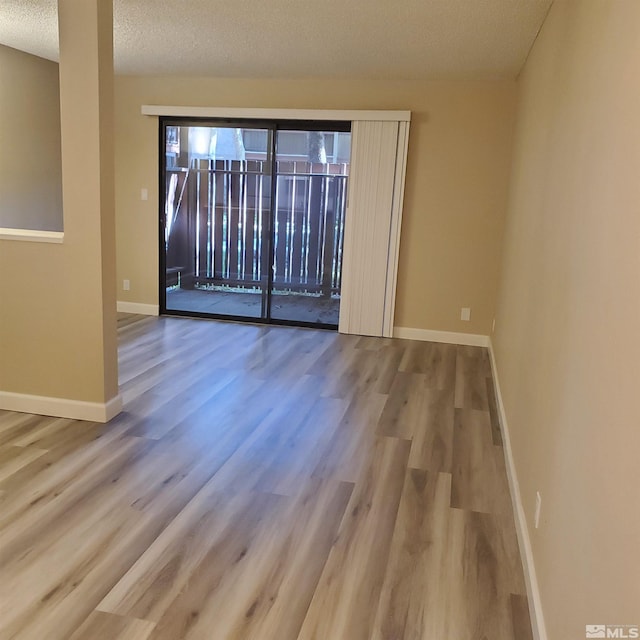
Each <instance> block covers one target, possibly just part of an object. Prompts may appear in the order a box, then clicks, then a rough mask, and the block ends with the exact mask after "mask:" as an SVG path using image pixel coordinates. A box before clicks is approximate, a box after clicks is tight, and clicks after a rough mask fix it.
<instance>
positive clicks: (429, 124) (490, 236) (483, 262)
mask: <svg viewBox="0 0 640 640" xmlns="http://www.w3.org/2000/svg"><path fill="white" fill-rule="evenodd" d="M142 104H170V105H189V106H229V107H273V108H319V109H410V110H411V111H412V114H413V116H412V117H413V120H412V122H411V134H410V141H409V158H408V167H407V182H406V195H405V207H404V220H403V228H402V240H401V247H400V267H399V275H398V297H397V307H396V322H395V324H396V325H397V326H403V327H412V328H421V329H435V330H443V331H460V332H467V333H479V334H488V333H489V332H490V329H491V324H492V321H493V316H494V311H495V300H496V290H497V279H498V269H499V260H500V246H501V240H502V229H503V219H504V213H505V207H506V197H507V184H508V174H509V166H510V152H511V139H512V129H513V119H514V111H515V83H514V82H509V81H503V82H499V81H496V82H429V83H417V82H382V81H347V80H328V79H327V80H229V79H211V78H201V79H197V78H184V79H178V78H159V77H153V78H152V77H146V78H139V77H117V78H116V216H117V223H116V225H117V252H118V287H119V288H118V299H119V300H124V301H129V302H140V303H146V304H157V303H158V284H157V283H158V273H157V271H158V266H157V265H158V222H157V221H158V196H157V193H158V186H157V185H158V124H157V118H152V117H148V116H147V117H145V116H141V115H140V106H141V105H142ZM143 187H144V188H148V189H149V201H147V202H142V201H141V200H140V189H141V188H143ZM125 278H126V279H128V280H130V281H131V290H130V291H128V292H126V291H123V290H122V280H123V279H125ZM461 307H471V308H472V316H471V322H462V321H461V320H460V308H461Z"/></svg>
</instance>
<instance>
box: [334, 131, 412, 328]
mask: <svg viewBox="0 0 640 640" xmlns="http://www.w3.org/2000/svg"><path fill="white" fill-rule="evenodd" d="M351 135H352V137H351V166H350V171H349V197H348V206H347V213H346V220H345V240H344V247H345V249H344V258H343V267H342V296H341V297H342V301H341V305H340V332H341V333H353V334H358V335H368V336H391V335H392V332H393V306H394V304H395V278H396V272H397V249H398V239H399V233H400V213H401V210H402V192H403V188H404V167H405V162H406V136H407V135H408V123H405V122H402V123H400V122H397V121H396V122H389V121H386V122H380V121H357V122H354V123H353V125H352V130H351ZM399 140H400V142H401V144H399Z"/></svg>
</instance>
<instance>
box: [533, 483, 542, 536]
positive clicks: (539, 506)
mask: <svg viewBox="0 0 640 640" xmlns="http://www.w3.org/2000/svg"><path fill="white" fill-rule="evenodd" d="M540 509H542V496H541V495H540V492H539V491H536V513H535V515H534V517H533V526H534V527H535V528H536V529H537V528H538V527H539V526H540Z"/></svg>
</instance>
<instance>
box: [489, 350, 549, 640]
mask: <svg viewBox="0 0 640 640" xmlns="http://www.w3.org/2000/svg"><path fill="white" fill-rule="evenodd" d="M489 355H490V357H491V369H492V371H493V380H494V382H495V390H496V400H497V403H498V412H499V414H500V430H501V432H502V443H503V447H504V456H505V461H506V464H507V478H508V480H509V490H510V493H511V503H512V505H513V514H514V517H515V521H516V532H517V534H518V545H519V547H520V557H521V559H522V565H523V569H524V578H525V584H526V587H527V597H528V599H529V613H530V615H531V626H532V628H533V637H534V640H547V630H546V627H545V624H544V615H543V613H542V600H541V599H540V588H539V587H538V579H537V577H536V567H535V564H534V561H533V551H532V549H531V539H530V538H529V529H528V527H527V518H526V516H525V513H524V507H523V505H522V496H521V495H520V484H519V483H518V474H517V473H516V466H515V462H514V460H513V451H512V450H511V438H510V437H509V425H508V422H507V415H506V413H505V410H504V404H503V402H502V392H501V391H500V381H499V379H498V369H497V366H496V358H495V354H494V352H493V344H492V343H491V338H489Z"/></svg>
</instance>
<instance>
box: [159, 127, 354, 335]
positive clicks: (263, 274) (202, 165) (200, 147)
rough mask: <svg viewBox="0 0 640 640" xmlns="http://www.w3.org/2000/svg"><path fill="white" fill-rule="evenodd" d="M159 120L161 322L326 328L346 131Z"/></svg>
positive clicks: (337, 263)
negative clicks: (182, 318) (206, 319)
mask: <svg viewBox="0 0 640 640" xmlns="http://www.w3.org/2000/svg"><path fill="white" fill-rule="evenodd" d="M323 129H324V130H320V129H318V128H316V127H314V126H313V125H307V126H305V127H304V128H301V127H299V126H296V127H291V126H289V127H287V126H286V125H284V124H281V123H255V122H250V123H247V122H243V123H226V122H225V123H221V122H187V121H181V120H173V119H171V120H169V119H166V120H163V121H161V147H162V157H163V164H162V168H161V173H162V185H163V194H162V196H163V199H164V203H163V208H162V211H161V252H160V253H161V273H160V297H161V309H162V311H163V312H164V313H170V314H178V315H198V316H210V317H226V318H233V319H247V320H253V321H256V320H259V321H264V322H278V323H283V324H291V323H293V324H301V325H307V326H323V327H336V326H337V324H338V318H339V308H340V283H341V266H342V246H343V240H342V239H343V232H344V217H345V210H346V186H347V178H348V168H349V152H350V133H349V126H348V124H347V125H345V124H336V125H334V126H332V127H331V128H329V127H327V125H326V123H324V124H323Z"/></svg>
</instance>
